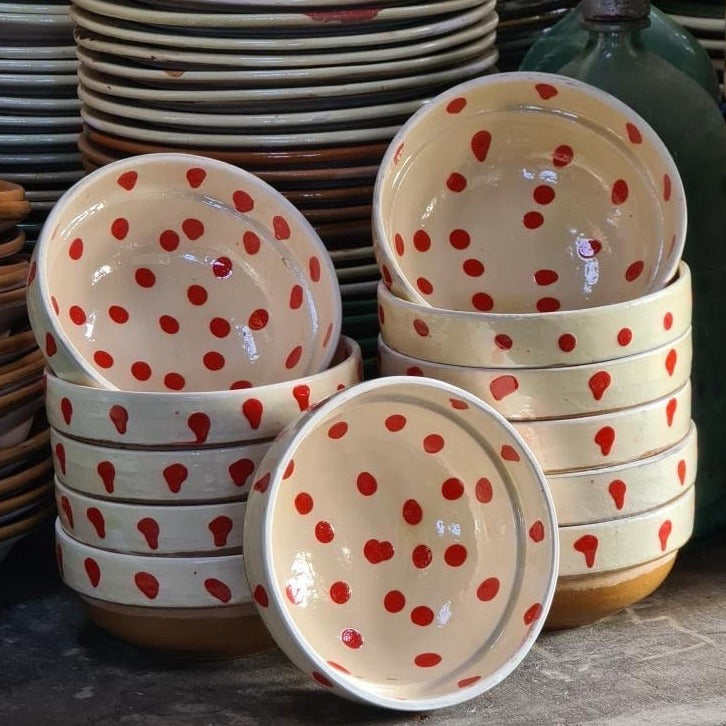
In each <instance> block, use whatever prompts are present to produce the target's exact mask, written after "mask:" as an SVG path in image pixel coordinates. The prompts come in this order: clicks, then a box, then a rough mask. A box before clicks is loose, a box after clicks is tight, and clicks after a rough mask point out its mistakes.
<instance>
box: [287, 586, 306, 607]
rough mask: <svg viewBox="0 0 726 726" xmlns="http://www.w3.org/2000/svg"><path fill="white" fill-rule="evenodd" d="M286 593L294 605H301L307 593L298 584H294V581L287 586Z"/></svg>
mask: <svg viewBox="0 0 726 726" xmlns="http://www.w3.org/2000/svg"><path fill="white" fill-rule="evenodd" d="M285 594H286V595H287V599H288V600H289V601H290V602H291V603H292V604H293V605H299V604H300V603H301V602H302V601H303V600H304V599H305V595H304V593H303V592H302V591H301V589H300V587H299V586H297V585H295V586H293V584H292V583H290V584H289V585H288V586H287V587H286V588H285Z"/></svg>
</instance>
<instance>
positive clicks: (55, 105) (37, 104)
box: [0, 94, 81, 114]
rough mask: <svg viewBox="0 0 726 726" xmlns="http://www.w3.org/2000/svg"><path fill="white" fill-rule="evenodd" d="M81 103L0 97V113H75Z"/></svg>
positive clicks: (64, 100) (22, 97)
mask: <svg viewBox="0 0 726 726" xmlns="http://www.w3.org/2000/svg"><path fill="white" fill-rule="evenodd" d="M80 108H81V102H80V101H79V100H78V99H77V98H75V94H74V98H34V97H33V96H27V97H24V96H7V95H2V96H0V111H2V112H6V111H14V112H21V113H31V114H46V113H51V114H53V113H69V114H71V113H77V112H78V111H79V110H80Z"/></svg>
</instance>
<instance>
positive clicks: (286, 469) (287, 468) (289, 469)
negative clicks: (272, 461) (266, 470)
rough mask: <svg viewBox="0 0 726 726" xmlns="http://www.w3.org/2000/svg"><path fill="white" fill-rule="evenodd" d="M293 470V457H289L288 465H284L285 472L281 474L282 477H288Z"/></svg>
mask: <svg viewBox="0 0 726 726" xmlns="http://www.w3.org/2000/svg"><path fill="white" fill-rule="evenodd" d="M293 471H295V459H290V461H289V462H288V465H287V466H286V467H285V473H284V474H283V475H282V478H283V479H289V478H290V477H291V476H292V472H293Z"/></svg>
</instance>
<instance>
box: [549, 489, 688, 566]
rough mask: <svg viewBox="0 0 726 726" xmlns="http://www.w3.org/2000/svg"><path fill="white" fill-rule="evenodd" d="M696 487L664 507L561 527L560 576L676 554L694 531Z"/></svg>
mask: <svg viewBox="0 0 726 726" xmlns="http://www.w3.org/2000/svg"><path fill="white" fill-rule="evenodd" d="M694 501H695V487H693V486H690V487H689V488H688V489H687V490H686V491H685V492H683V493H682V494H681V495H680V496H678V497H677V498H676V499H673V500H672V501H670V502H668V503H667V504H664V505H663V506H661V507H655V508H654V509H651V510H649V511H647V512H643V513H641V514H637V515H634V516H632V517H623V518H621V519H614V520H611V521H606V522H599V523H596V524H583V525H574V526H571V527H560V529H559V535H560V577H571V576H578V575H588V574H590V575H594V574H597V573H601V572H610V571H613V570H622V569H625V568H626V567H635V566H636V565H641V564H643V563H645V562H651V561H653V560H657V559H659V558H661V557H663V556H664V555H666V554H668V553H671V552H675V551H676V550H678V549H680V548H681V547H683V545H684V544H685V543H686V542H687V541H688V539H689V538H690V536H691V532H692V530H693V512H694Z"/></svg>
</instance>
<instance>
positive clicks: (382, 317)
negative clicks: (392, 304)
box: [378, 305, 386, 325]
mask: <svg viewBox="0 0 726 726" xmlns="http://www.w3.org/2000/svg"><path fill="white" fill-rule="evenodd" d="M378 321H379V322H380V324H381V325H385V324H386V314H385V313H384V312H383V307H382V306H381V305H379V306H378Z"/></svg>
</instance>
